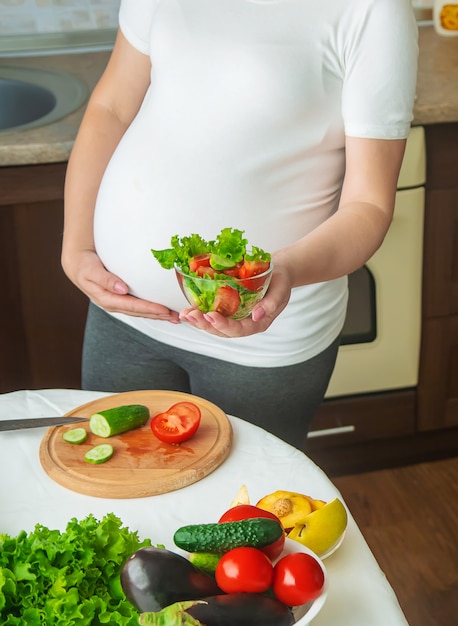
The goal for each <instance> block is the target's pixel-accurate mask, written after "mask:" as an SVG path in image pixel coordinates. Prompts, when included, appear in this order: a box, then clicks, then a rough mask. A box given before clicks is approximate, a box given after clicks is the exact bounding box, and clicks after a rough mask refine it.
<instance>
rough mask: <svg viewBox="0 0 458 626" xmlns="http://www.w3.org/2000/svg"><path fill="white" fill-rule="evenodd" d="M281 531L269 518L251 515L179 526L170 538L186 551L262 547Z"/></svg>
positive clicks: (280, 533) (277, 523)
mask: <svg viewBox="0 0 458 626" xmlns="http://www.w3.org/2000/svg"><path fill="white" fill-rule="evenodd" d="M282 535H283V528H282V526H281V524H279V522H277V521H276V520H273V519H268V518H264V517H263V518H261V517H253V518H250V519H244V520H240V521H237V522H224V523H216V524H193V525H190V526H182V527H181V528H179V529H178V530H177V531H176V532H175V534H174V536H173V541H174V542H175V545H176V546H177V547H178V548H181V549H182V550H186V551H187V552H212V553H222V552H227V551H228V550H233V549H234V548H241V547H243V546H251V547H252V548H263V547H264V546H268V545H270V544H271V543H274V541H277V539H280V537H281V536H282Z"/></svg>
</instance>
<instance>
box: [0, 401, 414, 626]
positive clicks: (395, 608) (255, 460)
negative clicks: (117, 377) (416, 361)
mask: <svg viewBox="0 0 458 626" xmlns="http://www.w3.org/2000/svg"><path fill="white" fill-rule="evenodd" d="M106 395H108V394H104V393H95V392H87V391H76V390H59V389H49V390H40V391H18V392H14V393H7V394H3V395H0V420H4V419H14V418H30V417H41V416H52V415H63V414H64V413H66V412H67V411H70V410H72V409H74V408H75V407H77V406H79V405H81V404H84V403H86V402H90V401H92V400H95V399H97V398H100V397H102V396H106ZM230 421H231V423H232V426H233V430H234V443H233V448H232V450H231V453H230V455H229V457H228V458H227V460H226V461H225V462H224V463H223V464H222V465H221V466H220V467H219V468H218V469H216V470H215V471H214V472H212V473H211V474H210V475H209V476H207V477H206V478H204V479H203V480H201V481H199V482H198V483H195V484H194V485H191V486H189V487H185V488H184V489H180V490H178V491H174V492H171V493H167V494H164V495H159V496H151V497H148V498H137V499H121V500H118V499H106V498H95V497H91V496H85V495H81V494H79V493H75V492H73V491H70V490H68V489H66V488H65V487H62V486H60V485H59V484H57V483H55V482H54V481H53V480H52V479H51V478H49V477H48V475H47V474H46V473H45V472H44V471H43V469H42V467H41V464H40V461H39V456H38V452H39V446H40V441H41V439H42V438H43V436H44V433H45V432H46V429H45V428H36V429H29V430H22V431H15V432H12V431H10V432H0V476H1V479H0V533H7V534H9V535H12V536H15V535H16V534H17V533H18V532H19V531H20V530H26V531H27V532H29V531H31V530H33V528H34V526H35V524H37V523H40V524H43V525H45V526H48V527H50V528H56V529H59V530H64V529H65V527H66V525H67V523H68V521H69V520H70V519H71V518H72V517H76V518H77V519H83V518H84V517H86V516H87V515H88V514H90V513H92V514H93V515H94V516H95V517H96V518H97V519H101V518H102V517H103V516H104V515H105V514H107V513H110V512H113V513H114V514H115V515H117V516H118V517H119V518H120V519H121V520H122V523H123V525H124V526H128V527H129V528H130V529H131V530H137V531H138V532H139V536H140V538H141V539H143V538H145V537H150V538H151V540H152V541H153V543H163V544H165V546H166V547H168V548H170V549H173V547H174V545H173V541H172V536H173V533H174V531H175V530H176V529H177V528H178V527H179V526H181V525H183V524H192V523H201V522H203V523H206V522H210V521H216V520H217V519H218V517H219V515H221V514H222V513H223V512H224V511H225V510H226V509H227V508H228V506H229V505H230V502H231V501H232V499H233V498H234V497H235V495H236V493H237V491H238V489H239V488H240V487H241V486H242V485H243V484H245V485H247V487H248V491H249V493H250V496H251V500H252V503H255V502H256V501H257V500H258V499H259V498H261V497H262V496H264V495H266V494H268V493H271V492H272V491H275V490H276V489H286V490H289V491H298V492H301V493H306V494H310V495H312V496H314V497H315V498H319V499H322V500H331V499H333V498H334V497H336V496H338V497H340V498H342V496H341V495H340V493H339V492H338V490H337V489H336V488H335V487H334V485H333V484H332V483H331V481H330V480H329V479H328V478H327V476H326V475H325V474H324V473H323V472H322V471H321V470H320V469H319V468H318V467H317V466H316V465H315V464H314V463H313V462H312V461H311V460H310V459H308V458H307V457H306V456H305V455H304V454H302V453H301V452H300V451H298V450H296V449H295V448H293V447H291V446H289V445H287V444H285V443H284V442H282V441H281V440H279V439H277V438H276V437H274V436H272V435H270V434H269V433H267V432H265V431H264V430H262V429H260V428H258V427H256V426H253V425H251V424H248V423H246V422H244V421H242V420H240V419H238V418H235V417H230ZM325 565H326V568H327V570H328V574H329V595H328V599H327V602H326V604H325V606H324V607H323V609H322V610H321V612H320V613H319V615H318V616H317V617H316V618H315V619H314V620H313V626H388V625H389V626H406V624H407V621H406V619H405V617H404V615H403V613H402V611H401V608H400V606H399V603H398V601H397V598H396V596H395V594H394V592H393V590H392V588H391V587H390V585H389V584H388V582H387V580H386V578H385V575H384V574H383V572H382V571H381V570H380V568H379V566H378V564H377V562H376V560H375V558H374V556H373V555H372V553H371V551H370V549H369V547H368V546H367V544H366V542H365V540H364V538H363V536H362V534H361V532H360V530H359V529H358V527H357V525H356V523H355V521H354V519H353V517H352V516H351V514H349V522H348V528H347V533H346V536H345V540H344V542H343V544H342V546H341V547H340V548H339V549H338V550H337V552H335V553H334V554H333V555H331V556H330V557H328V558H327V559H326V560H325Z"/></svg>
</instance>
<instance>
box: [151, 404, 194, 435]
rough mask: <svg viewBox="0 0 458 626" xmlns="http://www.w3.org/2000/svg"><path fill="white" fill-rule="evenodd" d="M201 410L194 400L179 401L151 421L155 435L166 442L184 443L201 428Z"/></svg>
mask: <svg viewBox="0 0 458 626" xmlns="http://www.w3.org/2000/svg"><path fill="white" fill-rule="evenodd" d="M200 420H201V412H200V409H199V407H198V406H197V405H196V404H194V403H193V402H177V403H176V404H174V405H173V406H171V407H170V408H169V409H168V410H167V411H164V412H163V413H159V414H158V415H155V416H154V417H153V419H152V420H151V422H150V427H151V430H152V431H153V433H154V435H155V436H156V437H157V438H158V439H159V440H160V441H163V442H165V443H182V442H183V441H187V440H188V439H191V437H192V436H193V435H194V434H195V433H196V431H197V429H198V428H199V424H200Z"/></svg>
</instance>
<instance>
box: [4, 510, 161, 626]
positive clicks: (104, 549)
mask: <svg viewBox="0 0 458 626" xmlns="http://www.w3.org/2000/svg"><path fill="white" fill-rule="evenodd" d="M149 545H151V542H150V540H149V539H146V540H144V541H140V539H139V537H138V534H137V533H136V532H132V531H130V530H129V529H128V528H126V527H123V526H122V524H121V521H120V520H119V519H118V518H117V517H116V516H115V515H114V514H113V513H109V514H107V515H106V516H105V517H104V518H103V519H102V520H101V521H98V520H96V519H95V517H94V516H93V515H89V516H88V517H87V518H86V519H83V520H81V521H78V520H77V519H75V518H73V519H72V520H70V522H69V523H68V524H67V527H66V530H65V531H64V532H60V531H58V530H51V529H49V528H47V527H45V526H42V525H40V524H37V525H36V526H35V529H34V530H33V531H32V532H31V533H26V532H25V531H21V532H20V533H19V534H18V535H17V536H16V537H10V536H9V535H5V534H3V535H0V623H1V624H2V626H86V625H96V626H99V625H100V624H116V625H119V626H136V625H137V624H138V616H139V614H138V612H137V611H136V610H135V608H134V607H133V606H132V605H131V603H130V602H129V601H128V600H127V599H126V597H125V595H124V593H123V591H122V587H121V584H120V580H119V575H120V572H121V568H122V566H123V565H124V563H125V562H126V560H127V559H128V558H129V556H130V555H131V554H133V553H134V552H135V551H136V550H138V549H139V548H141V547H143V546H149Z"/></svg>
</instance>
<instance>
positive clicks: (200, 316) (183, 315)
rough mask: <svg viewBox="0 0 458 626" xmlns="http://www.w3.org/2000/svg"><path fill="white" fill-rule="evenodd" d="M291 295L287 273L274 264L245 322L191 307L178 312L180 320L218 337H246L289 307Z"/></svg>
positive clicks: (263, 327)
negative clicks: (262, 296) (261, 293)
mask: <svg viewBox="0 0 458 626" xmlns="http://www.w3.org/2000/svg"><path fill="white" fill-rule="evenodd" d="M290 295H291V281H290V278H289V276H288V273H287V272H286V270H285V269H283V268H282V267H277V265H275V268H274V271H273V273H272V280H271V281H270V285H269V289H268V290H267V293H266V295H265V296H264V298H263V299H262V300H261V302H259V303H258V304H257V305H256V306H255V307H254V309H253V311H252V312H251V315H250V316H248V317H246V318H245V319H243V320H234V319H232V318H230V317H224V316H223V315H221V314H220V313H216V312H215V311H210V312H209V313H202V312H201V311H199V310H198V309H191V308H190V309H183V310H182V311H181V312H180V320H181V321H182V322H187V323H188V324H191V325H192V326H194V327H195V328H199V329H200V330H205V331H206V332H208V333H211V334H212V335H218V336H219V337H228V338H230V337H247V336H248V335H255V334H256V333H262V332H264V331H265V330H267V328H269V326H270V325H271V324H272V322H273V321H274V319H275V318H276V317H278V316H279V315H280V313H281V312H282V311H283V309H284V308H285V307H286V305H287V304H288V301H289V298H290Z"/></svg>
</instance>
